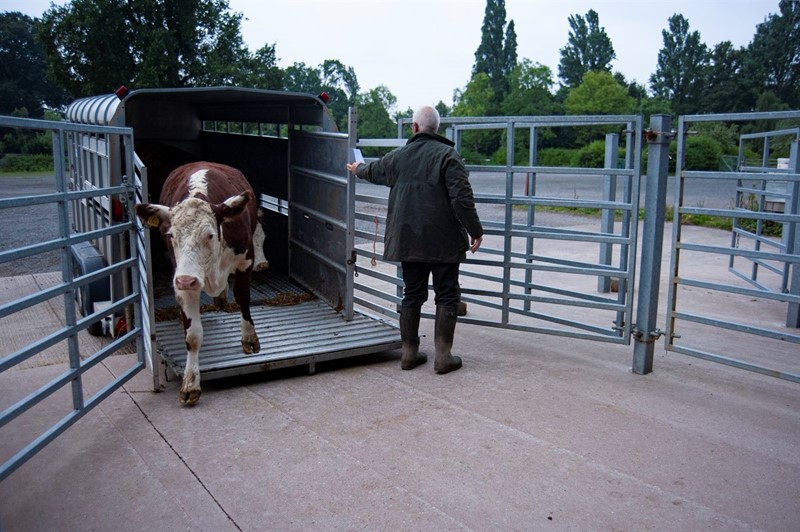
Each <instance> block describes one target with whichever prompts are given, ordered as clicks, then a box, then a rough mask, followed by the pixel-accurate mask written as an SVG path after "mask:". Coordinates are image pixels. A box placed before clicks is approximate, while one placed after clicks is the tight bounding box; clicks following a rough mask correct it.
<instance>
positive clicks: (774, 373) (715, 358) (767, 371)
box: [667, 344, 800, 383]
mask: <svg viewBox="0 0 800 532" xmlns="http://www.w3.org/2000/svg"><path fill="white" fill-rule="evenodd" d="M667 350H668V351H673V352H675V353H681V354H684V355H689V356H692V357H695V358H701V359H703V360H708V361H709V362H716V363H718V364H724V365H726V366H732V367H734V368H739V369H745V370H747V371H752V372H754V373H760V374H762V375H767V376H770V377H777V378H778V379H783V380H787V381H792V382H797V383H800V375H798V374H796V373H789V372H786V371H781V370H777V369H772V368H768V367H766V366H759V365H757V364H751V363H749V362H744V361H742V360H738V359H735V358H731V357H724V356H722V355H717V354H714V353H709V352H707V351H701V350H699V349H693V348H691V347H683V346H679V345H675V344H672V345H668V346H667Z"/></svg>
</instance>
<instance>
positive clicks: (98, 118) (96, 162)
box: [67, 87, 401, 387]
mask: <svg viewBox="0 0 800 532" xmlns="http://www.w3.org/2000/svg"><path fill="white" fill-rule="evenodd" d="M67 120H68V121H70V122H75V123H80V124H93V125H98V126H124V127H130V128H132V129H133V139H134V140H133V146H127V145H125V143H123V142H120V141H119V139H115V138H113V137H114V136H113V135H94V134H91V133H80V132H78V133H75V134H73V135H71V136H70V137H69V140H68V159H69V160H68V163H69V175H70V186H71V187H72V188H73V189H74V190H80V189H94V190H96V189H100V188H103V187H113V186H115V185H119V184H120V183H129V182H130V180H134V181H135V183H136V189H137V196H139V197H140V198H141V201H151V202H157V201H158V198H159V194H160V190H161V186H162V184H163V183H164V180H165V179H166V176H167V175H168V173H169V172H170V171H171V170H172V169H174V168H175V167H177V166H179V165H180V164H183V163H186V162H190V161H197V160H207V161H214V162H219V163H224V164H228V165H230V166H233V167H236V168H238V169H239V170H241V171H242V172H243V173H244V175H245V176H246V177H247V178H248V180H249V181H250V184H251V185H252V186H253V189H254V191H255V193H256V196H257V198H258V203H259V208H260V212H261V216H260V222H261V224H262V226H263V228H264V232H265V233H266V243H265V245H264V253H265V256H266V258H267V260H268V262H269V265H270V267H269V269H268V270H266V271H264V272H254V273H253V277H252V283H251V300H252V302H253V308H252V314H253V319H254V321H255V325H256V330H257V332H258V334H259V337H260V339H261V346H262V347H261V352H260V353H257V354H254V355H245V354H243V353H242V350H241V345H240V341H239V326H238V319H239V317H238V313H226V312H221V311H209V312H204V313H203V328H204V340H203V345H202V348H201V352H200V370H201V373H202V374H203V379H204V380H207V379H210V378H217V377H225V376H232V375H240V374H245V373H252V372H257V371H264V370H269V369H273V368H279V367H287V366H294V365H308V367H309V369H310V370H311V371H313V369H314V365H315V363H316V362H320V361H324V360H332V359H337V358H345V357H352V356H358V355H363V354H368V353H374V352H380V351H383V350H387V349H395V348H397V347H399V346H400V345H401V341H400V335H399V329H398V327H397V324H396V323H395V322H393V321H387V320H386V319H385V318H383V317H381V316H377V315H373V314H370V313H368V312H366V311H364V310H357V309H355V308H354V297H353V276H354V275H356V273H357V272H356V270H355V267H356V265H355V257H356V252H355V248H354V207H355V189H354V187H355V183H354V181H353V179H351V178H349V176H348V173H347V170H346V168H345V164H346V163H347V162H348V157H351V156H352V153H353V152H352V149H353V148H354V147H355V143H356V139H355V132H354V130H355V128H354V127H353V125H351V127H350V129H351V131H350V132H349V133H340V132H338V131H337V128H336V125H335V123H334V122H333V120H332V118H331V117H330V114H329V112H328V109H327V107H326V105H325V102H324V101H323V100H322V99H321V98H320V97H317V96H313V95H310V94H303V93H293V92H282V91H268V90H257V89H244V88H235V87H214V88H182V89H139V90H132V91H127V90H126V89H124V88H122V89H120V90H118V91H117V93H115V94H108V95H101V96H94V97H88V98H83V99H79V100H76V101H75V102H73V103H72V104H71V105H70V106H69V107H68V109H67ZM131 151H132V153H128V152H131ZM126 158H127V161H133V164H132V165H130V164H126V163H125V161H126ZM129 174H133V175H129ZM121 203H125V202H119V201H118V200H117V199H116V198H115V197H114V196H113V195H111V196H109V197H106V198H103V197H101V198H96V197H88V198H86V199H83V200H81V201H76V202H74V205H73V206H72V209H71V211H72V212H71V214H72V224H73V229H74V231H76V232H86V231H94V230H97V229H98V228H99V227H102V226H104V225H106V224H109V223H113V222H114V219H115V218H119V217H130V211H129V210H128V209H126V208H122V207H121V206H120V204H121ZM128 203H130V202H128ZM137 224H139V225H138V231H139V234H140V236H141V237H143V238H142V241H143V242H144V243H145V245H144V246H143V247H142V250H143V251H142V253H140V255H141V256H140V257H139V259H140V269H141V271H140V277H141V278H142V279H143V280H146V283H147V284H146V289H144V290H142V292H143V294H142V298H143V301H144V305H143V306H144V309H145V315H146V316H149V324H145V325H149V326H150V335H149V336H150V342H149V349H150V353H149V358H150V361H151V363H152V367H153V369H154V386H156V387H158V386H160V377H159V374H160V373H161V371H160V370H159V365H160V364H165V365H166V366H167V368H168V369H170V370H171V371H172V372H174V373H175V374H178V375H180V374H182V372H183V369H184V364H185V357H186V352H185V350H186V348H185V344H184V335H183V328H182V325H181V323H180V319H179V317H178V315H179V312H173V311H176V310H177V306H176V304H175V301H174V297H173V293H172V287H171V277H172V273H171V264H170V262H169V260H168V258H167V257H166V250H165V247H164V246H163V243H162V242H161V237H160V235H159V234H158V231H157V230H153V231H151V230H150V229H148V228H145V227H142V226H141V224H140V223H139V222H138V221H137ZM128 238H130V237H128ZM123 240H124V239H120V238H99V239H96V240H93V241H91V242H90V243H89V244H84V245H82V246H76V248H75V249H73V256H74V258H75V269H76V273H80V274H81V275H85V274H87V273H91V272H92V271H94V270H97V269H100V268H102V267H103V266H104V265H107V264H112V263H115V262H118V261H120V260H124V259H125V258H126V255H128V254H130V253H131V252H130V251H129V250H130V249H131V246H130V245H129V243H127V242H125V241H123ZM118 277H119V276H118ZM118 277H117V278H115V277H107V278H103V279H99V280H97V281H96V282H94V283H92V284H90V285H88V286H86V287H85V288H84V289H82V290H81V292H80V294H79V299H80V301H79V308H80V309H81V312H82V313H84V315H86V314H89V313H92V312H96V311H97V308H99V307H102V306H103V305H112V304H113V302H114V301H116V300H119V299H120V298H121V297H123V296H124V294H125V292H126V291H127V288H126V280H125V279H124V278H118ZM204 297H205V296H204ZM229 300H232V297H230V296H229ZM202 302H210V299H204V300H203V301H202ZM104 321H105V323H100V322H99V323H98V324H96V325H95V326H94V327H93V329H92V331H91V332H93V334H103V333H111V334H114V333H115V332H118V331H120V330H124V327H125V322H124V316H122V315H119V313H118V315H112V316H109V317H108V319H107V320H104ZM145 321H147V320H145ZM145 343H148V342H145ZM146 349H147V348H146Z"/></svg>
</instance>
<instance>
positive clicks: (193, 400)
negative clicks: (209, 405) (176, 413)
mask: <svg viewBox="0 0 800 532" xmlns="http://www.w3.org/2000/svg"><path fill="white" fill-rule="evenodd" d="M201 393H202V392H201V390H191V391H188V392H184V391H183V390H181V393H180V396H179V398H178V400H179V401H180V403H181V406H194V405H196V404H197V401H199V400H200V394H201Z"/></svg>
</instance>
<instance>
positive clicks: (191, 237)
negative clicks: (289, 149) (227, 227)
mask: <svg viewBox="0 0 800 532" xmlns="http://www.w3.org/2000/svg"><path fill="white" fill-rule="evenodd" d="M250 196H251V194H250V192H244V193H242V194H239V195H238V196H231V197H230V198H228V199H226V200H225V201H224V202H222V203H217V204H211V203H209V202H207V201H204V200H202V199H199V198H194V197H190V198H187V199H185V200H183V201H181V202H180V203H177V204H176V205H174V206H172V207H171V208H170V207H167V206H165V205H159V204H157V203H140V204H138V205H136V215H137V216H138V217H139V218H141V219H142V220H143V221H144V222H145V223H146V224H147V225H149V226H150V227H158V228H159V229H160V230H161V234H162V235H163V236H164V239H165V240H166V241H167V247H168V248H170V252H171V253H172V254H173V258H174V260H175V276H174V278H173V284H174V286H175V289H176V290H202V289H203V288H204V286H205V281H206V278H207V277H209V274H210V273H211V272H213V271H214V270H215V269H216V268H219V266H220V264H219V262H220V256H221V251H222V242H221V240H220V239H221V238H222V232H221V230H220V226H221V225H222V222H223V221H225V219H227V218H232V217H234V216H237V215H238V214H240V213H241V212H242V210H243V209H244V207H245V205H247V202H248V201H249V200H250Z"/></svg>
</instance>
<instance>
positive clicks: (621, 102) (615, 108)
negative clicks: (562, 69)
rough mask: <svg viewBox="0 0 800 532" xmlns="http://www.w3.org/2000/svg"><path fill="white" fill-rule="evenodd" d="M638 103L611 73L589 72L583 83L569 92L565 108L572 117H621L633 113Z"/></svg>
mask: <svg viewBox="0 0 800 532" xmlns="http://www.w3.org/2000/svg"><path fill="white" fill-rule="evenodd" d="M635 105H636V102H635V101H634V99H633V98H631V97H630V96H628V91H627V89H626V88H625V87H623V86H622V85H620V84H619V83H617V80H615V79H614V76H612V75H611V73H610V72H587V73H586V74H585V75H584V76H583V83H581V84H580V85H579V86H578V87H576V88H574V89H572V90H571V91H569V96H567V99H566V101H565V102H564V106H565V107H566V109H567V114H570V115H620V114H628V113H630V112H632V111H633V109H634V106H635Z"/></svg>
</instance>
